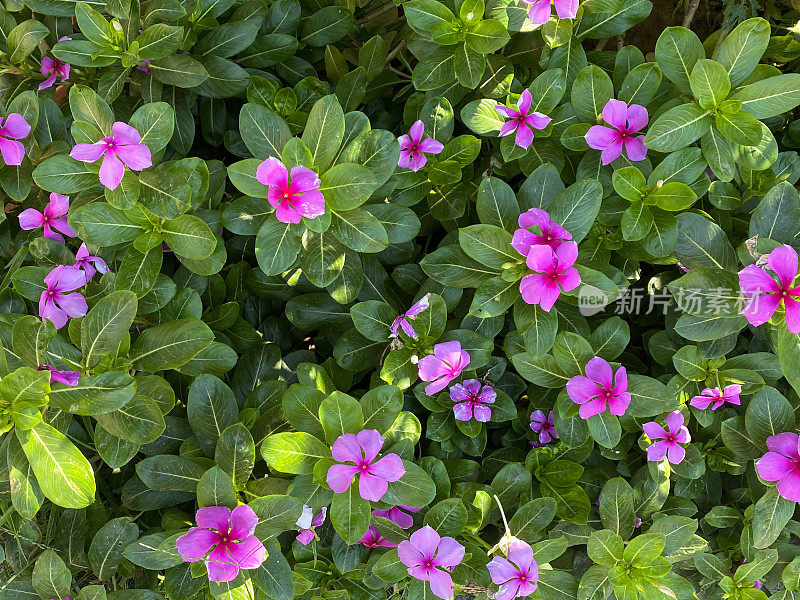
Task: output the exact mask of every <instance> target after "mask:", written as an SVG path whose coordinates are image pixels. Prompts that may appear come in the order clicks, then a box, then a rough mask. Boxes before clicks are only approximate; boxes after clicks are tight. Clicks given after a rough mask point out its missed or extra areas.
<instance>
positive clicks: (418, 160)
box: [397, 121, 444, 171]
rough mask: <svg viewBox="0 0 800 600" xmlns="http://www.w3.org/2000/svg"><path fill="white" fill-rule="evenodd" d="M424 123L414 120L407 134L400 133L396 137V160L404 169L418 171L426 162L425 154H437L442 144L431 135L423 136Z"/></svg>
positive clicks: (442, 146)
mask: <svg viewBox="0 0 800 600" xmlns="http://www.w3.org/2000/svg"><path fill="white" fill-rule="evenodd" d="M424 135H425V124H424V123H423V122H422V121H416V122H415V123H414V124H413V125H412V126H411V129H410V130H409V132H408V135H405V134H403V135H401V136H400V137H399V138H397V141H398V142H400V160H399V161H397V166H399V167H402V168H404V169H411V170H412V171H419V170H420V169H421V168H422V167H424V166H425V163H427V162H428V159H427V157H426V156H425V154H423V152H425V153H427V154H439V153H440V152H441V151H442V150H443V149H444V145H442V143H441V142H437V141H436V140H435V139H433V138H432V137H424Z"/></svg>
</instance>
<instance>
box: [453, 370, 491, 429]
mask: <svg viewBox="0 0 800 600" xmlns="http://www.w3.org/2000/svg"><path fill="white" fill-rule="evenodd" d="M450 398H451V399H452V400H453V402H457V404H456V405H455V406H454V407H453V413H454V414H455V417H456V420H457V421H469V420H470V419H472V416H473V414H474V415H475V420H476V421H480V422H481V423H486V422H487V421H488V420H489V419H491V418H492V409H491V408H489V407H488V406H486V405H487V404H494V401H495V399H496V398H497V392H495V391H494V389H493V388H492V386H490V385H484V386H481V382H480V381H478V380H477V379H467V380H466V381H465V382H464V383H457V384H455V385H454V386H453V387H451V388H450Z"/></svg>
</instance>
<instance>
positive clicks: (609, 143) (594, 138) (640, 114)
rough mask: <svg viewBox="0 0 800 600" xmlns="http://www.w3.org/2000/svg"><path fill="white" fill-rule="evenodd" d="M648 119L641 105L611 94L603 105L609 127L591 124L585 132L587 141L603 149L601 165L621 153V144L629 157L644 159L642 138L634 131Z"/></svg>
mask: <svg viewBox="0 0 800 600" xmlns="http://www.w3.org/2000/svg"><path fill="white" fill-rule="evenodd" d="M648 120H649V117H648V115H647V109H646V108H645V107H644V106H640V105H639V104H631V105H630V106H628V105H627V104H626V103H625V102H623V101H622V100H614V99H613V98H612V99H611V100H609V101H608V102H607V103H606V105H605V106H604V107H603V121H605V122H606V123H608V125H611V127H606V126H605V125H595V126H593V127H592V128H591V129H589V131H588V132H586V143H587V144H589V147H590V148H594V149H595V150H602V153H601V154H600V160H601V162H602V163H603V164H604V165H607V164H609V163H612V162H614V160H615V159H616V158H618V157H619V156H620V155H621V154H622V150H623V147H624V149H625V151H626V152H627V154H628V158H629V159H630V160H632V161H637V160H644V157H645V156H646V155H647V148H646V147H645V145H644V138H643V136H636V137H634V136H633V134H634V133H637V132H639V131H641V130H642V129H644V128H645V127H646V126H647V122H648Z"/></svg>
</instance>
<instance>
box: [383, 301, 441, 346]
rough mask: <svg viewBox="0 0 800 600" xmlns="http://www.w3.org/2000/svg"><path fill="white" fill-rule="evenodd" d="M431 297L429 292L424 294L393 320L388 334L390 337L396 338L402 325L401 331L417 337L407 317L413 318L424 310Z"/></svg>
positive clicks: (411, 336)
mask: <svg viewBox="0 0 800 600" xmlns="http://www.w3.org/2000/svg"><path fill="white" fill-rule="evenodd" d="M430 298H431V295H430V294H425V295H424V296H423V297H422V298H420V299H419V300H417V301H416V302H415V303H414V304H413V305H412V306H411V308H409V309H408V310H407V311H406V312H404V313H403V314H401V315H398V317H397V318H396V319H395V320H394V322H393V323H392V328H391V331H392V332H391V334H390V335H389V337H390V338H396V337H397V336H398V334H399V330H400V328H401V327H402V329H403V333H405V334H406V335H407V336H408V337H410V338H414V339H417V338H418V337H419V335H418V334H417V332H416V331H415V330H414V327H412V325H411V323H409V319H411V320H414V319H415V318H416V317H417V315H418V314H420V313H421V312H423V311H425V310H426V309H427V308H428V306H429V300H430Z"/></svg>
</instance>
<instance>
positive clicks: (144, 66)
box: [136, 60, 153, 75]
mask: <svg viewBox="0 0 800 600" xmlns="http://www.w3.org/2000/svg"><path fill="white" fill-rule="evenodd" d="M152 62H153V61H152V60H143V61H142V62H141V64H138V65H136V68H137V69H139V70H140V71H142V72H143V73H147V74H148V75H150V73H151V72H152V71H150V65H151V64H152Z"/></svg>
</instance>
